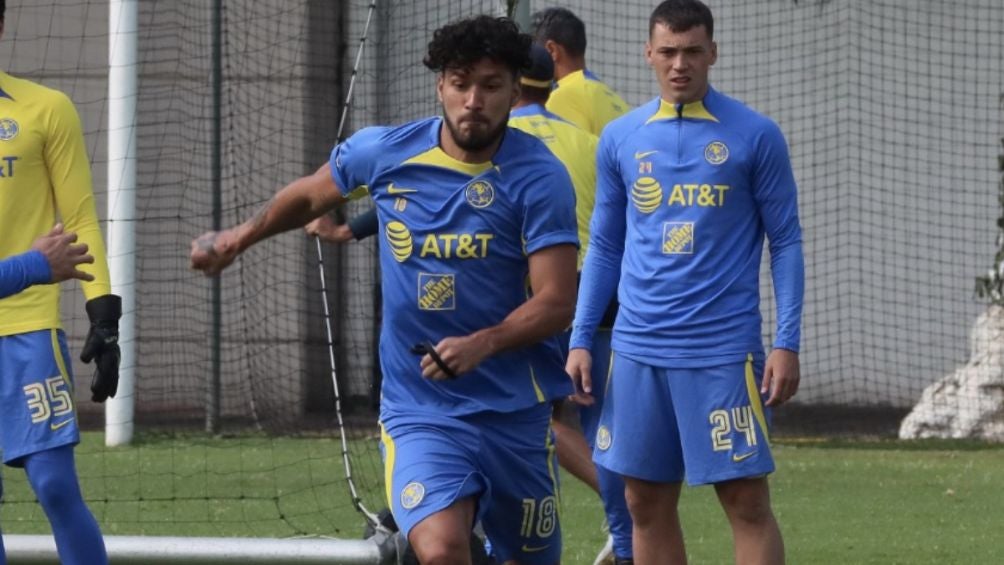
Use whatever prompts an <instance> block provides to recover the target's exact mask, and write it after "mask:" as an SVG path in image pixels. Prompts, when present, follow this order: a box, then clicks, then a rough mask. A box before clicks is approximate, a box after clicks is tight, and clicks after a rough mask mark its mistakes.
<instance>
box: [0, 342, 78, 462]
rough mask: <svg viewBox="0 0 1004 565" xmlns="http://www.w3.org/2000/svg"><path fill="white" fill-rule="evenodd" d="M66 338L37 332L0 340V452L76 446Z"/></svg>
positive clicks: (10, 457)
mask: <svg viewBox="0 0 1004 565" xmlns="http://www.w3.org/2000/svg"><path fill="white" fill-rule="evenodd" d="M71 366H72V365H71V363H70V354H69V351H68V350H67V348H66V336H65V335H64V334H63V332H62V331H61V330H54V329H53V330H39V331H36V332H28V333H23V334H15V335H8V336H3V337H0V451H3V462H4V463H6V464H8V465H12V466H19V465H18V462H19V461H20V460H21V459H22V458H23V457H24V456H26V455H31V454H32V453H37V452H39V451H44V450H46V449H52V448H54V447H59V446H61V445H68V444H71V445H72V444H76V443H78V442H79V441H80V429H79V428H78V427H77V412H76V410H75V409H74V405H73V376H72V375H71V374H70V368H71Z"/></svg>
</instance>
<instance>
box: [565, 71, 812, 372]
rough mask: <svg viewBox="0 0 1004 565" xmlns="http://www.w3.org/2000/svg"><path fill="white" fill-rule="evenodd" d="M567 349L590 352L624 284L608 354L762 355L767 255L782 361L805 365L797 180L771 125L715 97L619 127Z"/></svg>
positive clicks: (713, 359)
mask: <svg viewBox="0 0 1004 565" xmlns="http://www.w3.org/2000/svg"><path fill="white" fill-rule="evenodd" d="M596 166H597V189H596V192H597V194H596V206H595V209H594V212H593V219H592V223H591V225H590V234H591V236H590V237H591V238H590V244H589V252H588V254H587V256H586V261H585V265H584V267H583V273H582V284H581V286H580V290H579V301H578V305H577V309H576V314H575V322H574V325H573V332H572V338H571V347H581V348H588V347H590V345H591V344H592V338H593V332H594V331H595V328H596V325H597V323H598V322H599V320H600V317H601V316H602V314H603V308H604V307H605V306H606V304H607V302H608V301H609V298H610V296H611V295H612V294H613V292H614V289H616V288H617V285H618V279H619V280H620V288H619V291H618V298H619V299H620V303H621V307H620V312H619V314H618V317H617V321H616V324H615V326H614V334H613V341H612V346H613V349H614V351H616V352H618V353H622V354H625V355H629V356H631V357H633V358H636V359H639V360H642V361H645V362H647V363H650V364H653V365H659V366H676V367H699V366H715V365H720V364H724V363H732V362H739V361H743V360H744V359H746V356H747V354H749V353H755V354H758V355H762V354H763V344H762V342H761V316H760V289H759V280H760V279H759V276H760V258H761V254H762V249H763V240H764V235H766V236H767V238H768V239H769V241H770V255H771V273H772V276H773V282H774V293H775V297H776V301H777V333H776V336H775V339H774V347H775V348H783V349H789V350H792V351H796V352H797V351H798V348H799V339H800V333H799V332H800V330H799V325H800V323H801V314H802V294H803V287H804V272H803V271H804V268H803V262H804V260H803V256H802V230H801V227H800V226H799V222H798V204H797V200H796V187H795V179H794V175H793V174H792V170H791V163H790V160H789V158H788V149H787V145H786V144H785V140H784V137H783V135H782V134H781V131H780V129H779V128H778V127H777V125H776V124H775V123H774V122H772V121H771V120H770V119H768V118H766V117H765V116H763V115H761V114H758V113H756V112H754V111H753V110H751V109H749V108H748V107H746V106H745V105H744V104H742V103H741V102H739V101H737V100H734V99H732V98H729V97H727V96H725V95H723V94H720V93H718V92H717V91H715V90H714V89H709V91H708V93H707V95H706V96H705V97H704V99H703V100H701V101H697V102H693V103H690V104H677V105H673V104H670V103H667V102H665V101H663V100H662V99H661V98H656V99H655V100H652V101H651V102H649V103H647V104H645V105H643V106H641V107H639V108H637V109H635V110H633V111H631V112H629V113H628V114H626V115H625V116H623V117H621V118H619V119H617V120H615V121H613V122H611V123H610V124H609V125H608V126H607V128H606V129H605V130H604V132H603V135H602V136H601V137H600V145H599V149H598V151H597V164H596Z"/></svg>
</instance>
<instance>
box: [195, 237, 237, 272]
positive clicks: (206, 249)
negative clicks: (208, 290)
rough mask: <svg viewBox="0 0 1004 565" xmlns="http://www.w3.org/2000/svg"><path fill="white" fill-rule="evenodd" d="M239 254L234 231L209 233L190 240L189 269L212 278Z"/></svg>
mask: <svg viewBox="0 0 1004 565" xmlns="http://www.w3.org/2000/svg"><path fill="white" fill-rule="evenodd" d="M238 254H240V246H239V245H238V242H237V232H236V231H235V230H232V229H231V230H223V231H218V232H217V231H210V232H206V233H204V234H202V235H200V236H199V237H197V238H196V239H194V240H192V252H191V255H190V259H191V267H192V269H195V270H196V271H202V272H203V273H205V274H206V276H210V277H214V276H216V275H218V274H220V272H221V271H223V269H225V268H227V266H228V265H230V263H233V262H234V259H236V258H237V255H238Z"/></svg>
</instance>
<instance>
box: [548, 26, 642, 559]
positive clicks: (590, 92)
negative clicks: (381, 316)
mask: <svg viewBox="0 0 1004 565" xmlns="http://www.w3.org/2000/svg"><path fill="white" fill-rule="evenodd" d="M530 27H531V29H532V30H533V35H534V41H535V42H536V43H537V44H538V45H541V46H543V47H544V48H545V49H546V50H547V52H548V54H550V56H551V60H552V61H553V62H554V80H555V81H556V83H555V86H554V90H553V91H552V92H551V93H550V96H549V97H548V99H547V105H546V106H547V109H548V110H549V111H551V112H553V113H554V114H556V115H558V116H560V117H562V118H564V119H566V120H568V121H569V122H571V123H573V124H575V125H577V126H579V127H580V128H582V129H584V130H586V131H588V132H590V133H592V134H593V135H596V136H599V135H600V133H601V132H602V131H603V128H604V127H605V126H606V125H607V124H608V123H609V122H610V121H611V120H613V119H615V118H618V117H620V116H622V115H624V113H625V112H627V111H628V109H629V108H630V107H629V106H628V104H627V103H626V102H624V99H623V98H621V97H620V95H618V94H617V93H616V92H614V90H613V89H611V88H610V87H609V86H607V85H606V84H605V83H603V82H602V81H601V80H600V79H599V77H597V76H596V75H595V74H594V73H592V72H591V71H590V70H589V69H587V68H586V25H585V23H583V21H582V20H581V19H579V17H578V16H576V15H575V14H574V13H573V12H572V11H571V10H568V9H566V8H547V9H545V10H541V11H539V12H537V13H535V14H533V16H532V18H531V24H530ZM594 201H595V197H594V195H593V194H590V196H589V202H590V205H591V204H592V203H593V202H594ZM591 211H592V207H591V206H590V212H591ZM579 230H580V233H582V234H584V235H586V237H588V233H589V218H588V217H587V221H586V222H585V223H584V224H583V223H580V224H579ZM583 246H584V247H585V246H588V243H586V240H585V239H583ZM580 269H581V264H580ZM616 317H617V298H616V296H615V297H613V298H612V299H611V301H610V304H609V306H608V308H607V311H606V312H605V314H604V316H603V319H602V320H601V321H600V326H599V329H598V330H597V331H596V334H595V336H594V340H593V351H592V359H593V362H594V364H595V368H594V370H593V375H594V382H593V386H592V389H591V392H592V398H591V402H592V403H591V404H589V405H580V406H579V410H578V411H579V422H580V424H581V426H582V433H583V435H584V436H585V441H586V442H588V446H589V448H592V447H593V446H594V444H595V441H596V431H597V428H598V426H599V420H600V413H601V412H602V409H603V391H604V389H605V388H606V375H607V367H608V364H609V359H610V328H611V327H613V324H614V319H615V318H616ZM559 420H560V419H559ZM561 432H566V434H567V435H568V437H569V438H570V437H572V436H571V434H572V430H571V429H568V428H567V426H566V427H565V429H562V428H560V427H559V437H560V436H561V435H562V434H561ZM563 443H564V447H562V444H561V443H559V453H560V455H561V457H562V458H564V459H565V460H568V461H569V462H570V464H571V462H576V461H579V460H581V459H583V458H585V457H586V456H587V455H590V456H591V454H589V453H588V452H586V451H585V450H583V449H582V445H581V443H580V442H578V441H571V440H569V441H565V442H563ZM569 452H571V453H569ZM576 467H577V468H579V467H582V466H580V465H577V466H576ZM570 470H571V469H570ZM573 473H574V474H575V475H576V476H579V477H580V478H582V477H581V474H580V472H576V471H573ZM596 473H597V484H598V487H599V492H600V496H601V497H602V498H603V505H604V509H605V511H606V514H607V524H608V526H609V528H610V537H609V539H608V542H607V547H605V548H604V549H603V551H601V553H600V555H599V556H597V559H596V562H595V565H601V564H606V563H611V562H613V559H614V558H615V557H619V558H620V559H621V560H622V561H623V562H625V563H629V562H630V561H628V559H630V557H631V555H632V550H631V536H632V533H631V518H630V513H629V512H628V509H627V503H626V502H625V500H624V484H623V481H622V480H621V478H620V477H619V476H618V475H616V474H615V473H610V472H608V471H606V470H605V469H603V468H602V467H600V468H597V469H596ZM587 482H588V481H587Z"/></svg>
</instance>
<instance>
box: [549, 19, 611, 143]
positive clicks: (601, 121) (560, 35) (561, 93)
mask: <svg viewBox="0 0 1004 565" xmlns="http://www.w3.org/2000/svg"><path fill="white" fill-rule="evenodd" d="M530 27H531V29H532V30H533V35H534V40H535V41H536V42H537V43H538V44H540V45H542V46H543V47H544V49H547V52H548V53H549V54H550V55H551V60H552V61H554V80H555V81H556V84H555V86H554V92H552V93H551V97H550V98H549V99H548V101H547V109H548V110H550V111H551V112H553V113H555V114H557V115H559V116H561V117H562V118H564V119H566V120H568V121H570V122H572V123H573V124H575V125H577V126H579V127H580V128H582V129H584V130H586V131H588V132H589V133H591V134H593V135H596V136H598V135H600V132H602V131H603V127H604V126H606V125H607V123H609V122H610V120H613V119H614V118H617V117H619V116H621V115H623V114H624V112H627V111H628V109H629V108H630V106H628V104H627V103H626V102H624V99H622V98H621V97H620V96H619V95H618V94H617V93H616V92H614V91H613V90H612V89H611V88H610V87H609V86H607V85H606V84H604V83H603V82H602V81H601V80H600V79H599V77H597V76H596V75H595V74H594V73H592V72H591V71H590V70H589V69H587V68H586V24H584V23H583V22H582V20H580V19H579V17H578V16H576V15H575V14H574V13H572V12H571V11H570V10H568V9H566V8H548V9H546V10H541V11H539V12H537V13H535V14H534V15H533V16H532V18H531V23H530Z"/></svg>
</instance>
